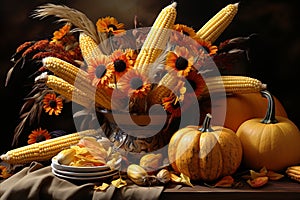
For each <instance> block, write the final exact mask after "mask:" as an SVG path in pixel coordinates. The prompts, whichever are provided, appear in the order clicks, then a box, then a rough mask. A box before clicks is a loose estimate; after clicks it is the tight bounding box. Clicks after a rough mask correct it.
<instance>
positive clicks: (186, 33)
mask: <svg viewBox="0 0 300 200" xmlns="http://www.w3.org/2000/svg"><path fill="white" fill-rule="evenodd" d="M182 33H183V34H184V35H186V36H190V34H189V33H188V32H186V31H182Z"/></svg>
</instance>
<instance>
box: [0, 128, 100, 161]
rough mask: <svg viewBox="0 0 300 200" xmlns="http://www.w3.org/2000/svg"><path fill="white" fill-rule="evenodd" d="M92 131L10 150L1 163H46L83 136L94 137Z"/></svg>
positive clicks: (94, 134)
mask: <svg viewBox="0 0 300 200" xmlns="http://www.w3.org/2000/svg"><path fill="white" fill-rule="evenodd" d="M96 135H97V131H96V130H94V129H90V130H84V131H80V132H76V133H71V134H68V135H64V136H60V137H57V138H53V139H49V140H45V141H42V142H38V143H34V144H30V145H27V146H23V147H19V148H16V149H12V150H10V151H8V152H6V153H5V154H3V155H1V156H0V158H1V160H2V161H4V162H7V163H9V164H26V163H30V162H33V161H47V160H49V159H51V158H52V157H53V156H55V155H56V154H58V153H59V152H60V151H62V150H63V149H67V148H69V147H70V146H71V145H75V144H77V143H78V142H79V140H80V139H81V138H82V137H84V136H96Z"/></svg>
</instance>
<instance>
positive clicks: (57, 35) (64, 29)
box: [51, 23, 71, 42]
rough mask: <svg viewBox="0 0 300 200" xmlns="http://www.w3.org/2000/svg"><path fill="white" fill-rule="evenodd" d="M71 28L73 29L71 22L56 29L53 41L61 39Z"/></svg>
mask: <svg viewBox="0 0 300 200" xmlns="http://www.w3.org/2000/svg"><path fill="white" fill-rule="evenodd" d="M70 29H71V24H70V23H66V24H65V25H64V26H63V27H62V28H60V29H59V30H57V31H54V33H53V37H52V40H51V42H57V41H59V40H61V39H62V38H63V37H65V36H66V35H67V34H68V33H69V32H70Z"/></svg>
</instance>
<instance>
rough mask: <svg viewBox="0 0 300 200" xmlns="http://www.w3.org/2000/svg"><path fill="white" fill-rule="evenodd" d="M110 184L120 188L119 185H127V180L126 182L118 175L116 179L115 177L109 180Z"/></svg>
mask: <svg viewBox="0 0 300 200" xmlns="http://www.w3.org/2000/svg"><path fill="white" fill-rule="evenodd" d="M111 184H112V185H113V186H115V187H116V188H121V187H124V186H126V185H127V182H126V181H125V180H123V179H122V178H121V177H120V178H118V179H116V180H113V181H112V182H111Z"/></svg>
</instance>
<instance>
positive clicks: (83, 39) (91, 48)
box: [79, 32, 103, 65]
mask: <svg viewBox="0 0 300 200" xmlns="http://www.w3.org/2000/svg"><path fill="white" fill-rule="evenodd" d="M79 47H80V49H81V54H82V56H83V58H84V60H85V62H86V63H87V65H91V64H92V63H96V62H97V57H100V56H102V55H103V54H102V52H101V50H100V48H99V46H98V44H97V43H96V42H95V41H94V40H93V38H91V37H90V36H89V35H87V34H85V33H83V32H81V33H80V34H79Z"/></svg>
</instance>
